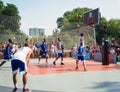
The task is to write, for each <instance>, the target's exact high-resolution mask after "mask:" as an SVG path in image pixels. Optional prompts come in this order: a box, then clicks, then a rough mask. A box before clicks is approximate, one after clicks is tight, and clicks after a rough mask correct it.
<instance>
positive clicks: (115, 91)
mask: <svg viewBox="0 0 120 92" xmlns="http://www.w3.org/2000/svg"><path fill="white" fill-rule="evenodd" d="M52 61H53V59H49V64H48V65H46V63H45V60H44V59H42V61H41V62H40V64H38V63H37V59H32V60H31V61H30V65H29V67H28V70H29V74H28V79H29V82H28V85H27V86H28V87H29V88H31V89H32V92H120V65H119V64H116V65H114V64H110V65H109V66H103V65H102V64H101V63H100V62H95V61H86V63H87V70H88V71H87V72H84V71H83V69H82V67H80V68H79V70H75V60H74V59H71V58H66V59H65V60H64V61H65V66H61V65H60V60H58V62H57V65H56V66H54V65H53V64H52ZM80 65H81V64H80ZM18 80H19V81H18V87H19V92H22V91H21V89H22V82H21V80H22V76H21V75H19V76H18ZM12 89H13V83H12V74H11V67H10V63H9V62H7V63H6V64H5V65H4V66H2V69H1V70H0V92H11V91H12Z"/></svg>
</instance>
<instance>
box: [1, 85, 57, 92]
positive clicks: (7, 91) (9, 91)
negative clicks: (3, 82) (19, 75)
mask: <svg viewBox="0 0 120 92" xmlns="http://www.w3.org/2000/svg"><path fill="white" fill-rule="evenodd" d="M12 90H13V88H12V87H6V86H0V92H12ZM17 92H22V89H20V88H19V89H18V91H17ZM32 92H58V91H44V90H32Z"/></svg>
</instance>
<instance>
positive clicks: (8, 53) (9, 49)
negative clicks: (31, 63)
mask: <svg viewBox="0 0 120 92" xmlns="http://www.w3.org/2000/svg"><path fill="white" fill-rule="evenodd" d="M12 49H13V47H12V44H7V46H6V47H5V49H4V51H3V55H4V59H10V58H12V55H13V52H12Z"/></svg>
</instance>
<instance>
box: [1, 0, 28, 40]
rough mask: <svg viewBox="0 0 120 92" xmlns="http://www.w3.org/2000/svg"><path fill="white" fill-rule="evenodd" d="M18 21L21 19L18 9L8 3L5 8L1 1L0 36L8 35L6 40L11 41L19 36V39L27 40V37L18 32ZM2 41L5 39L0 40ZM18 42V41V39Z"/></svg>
mask: <svg viewBox="0 0 120 92" xmlns="http://www.w3.org/2000/svg"><path fill="white" fill-rule="evenodd" d="M20 20H21V17H20V16H19V11H18V8H17V7H16V6H15V5H14V4H9V3H7V5H6V6H5V5H4V3H3V1H1V0H0V34H1V35H5V34H9V37H7V38H11V39H13V38H14V37H15V38H18V36H19V35H20V39H23V38H24V39H25V38H28V36H27V35H26V34H24V33H22V32H21V30H20V25H21V23H20ZM21 35H22V37H21ZM4 40H6V39H4V38H3V39H0V41H4ZM16 40H17V39H16ZM18 41H20V40H19V38H18Z"/></svg>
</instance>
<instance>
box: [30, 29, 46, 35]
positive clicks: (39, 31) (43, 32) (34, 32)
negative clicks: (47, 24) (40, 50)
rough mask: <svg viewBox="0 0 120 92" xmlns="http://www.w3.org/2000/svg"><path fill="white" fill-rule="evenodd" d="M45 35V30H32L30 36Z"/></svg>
mask: <svg viewBox="0 0 120 92" xmlns="http://www.w3.org/2000/svg"><path fill="white" fill-rule="evenodd" d="M43 34H45V29H43V28H30V29H29V36H39V35H43Z"/></svg>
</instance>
